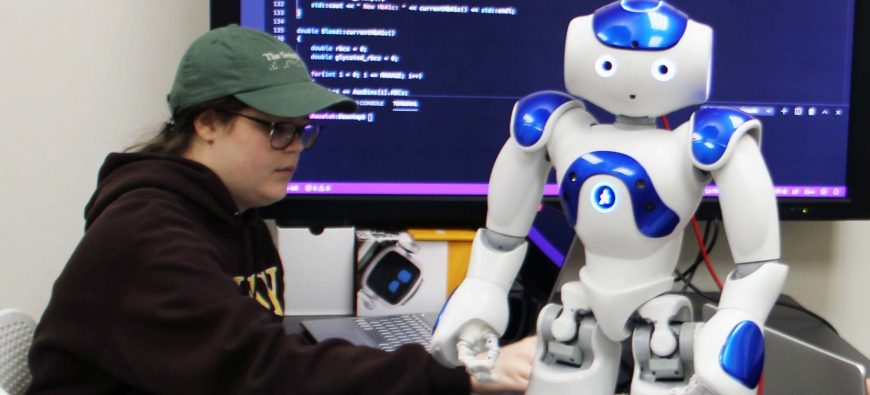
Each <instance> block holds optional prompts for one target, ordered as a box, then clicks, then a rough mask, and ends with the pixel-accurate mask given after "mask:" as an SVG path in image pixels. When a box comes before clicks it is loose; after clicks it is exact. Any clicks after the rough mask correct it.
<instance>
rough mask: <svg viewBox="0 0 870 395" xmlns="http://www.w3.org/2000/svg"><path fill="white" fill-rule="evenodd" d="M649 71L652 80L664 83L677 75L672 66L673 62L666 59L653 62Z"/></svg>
mask: <svg viewBox="0 0 870 395" xmlns="http://www.w3.org/2000/svg"><path fill="white" fill-rule="evenodd" d="M649 71H650V73H652V76H653V78H655V79H657V80H659V81H661V82H665V81H670V80H671V78H674V76H675V75H676V74H677V66H676V65H674V62H672V61H670V60H668V59H659V60H657V61H655V62H653V64H652V66H650V70H649Z"/></svg>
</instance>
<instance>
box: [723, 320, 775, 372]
mask: <svg viewBox="0 0 870 395" xmlns="http://www.w3.org/2000/svg"><path fill="white" fill-rule="evenodd" d="M719 359H720V363H721V365H722V369H723V370H724V371H725V372H726V373H728V374H729V375H730V376H731V377H734V378H735V379H736V380H737V381H739V382H740V383H742V384H743V385H745V386H746V387H747V388H755V387H757V386H758V382H759V381H760V380H761V371H762V370H763V369H764V335H763V334H762V333H761V328H759V327H758V325H756V324H755V323H754V322H752V321H743V322H741V323H739V324H737V325H736V326H735V327H734V329H733V330H732V331H731V334H730V335H728V339H727V340H726V341H725V345H724V346H722V353H721V354H720V358H719Z"/></svg>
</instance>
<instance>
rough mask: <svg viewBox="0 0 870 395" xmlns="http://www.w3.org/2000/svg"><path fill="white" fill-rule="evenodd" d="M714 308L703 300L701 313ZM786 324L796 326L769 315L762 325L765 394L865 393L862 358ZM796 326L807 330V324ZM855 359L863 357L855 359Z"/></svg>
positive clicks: (707, 312)
mask: <svg viewBox="0 0 870 395" xmlns="http://www.w3.org/2000/svg"><path fill="white" fill-rule="evenodd" d="M715 309H716V308H715V307H714V306H712V305H710V304H705V305H704V306H703V308H702V312H703V316H704V317H705V318H709V317H710V316H712V314H713V313H714V312H715ZM789 325H791V326H796V325H794V323H793V322H790V321H789V320H783V319H779V320H777V319H776V318H774V317H771V319H768V326H767V327H765V328H764V341H765V360H764V394H765V395H793V394H837V395H866V394H867V389H866V387H865V383H864V380H865V377H867V367H866V366H865V364H864V363H862V362H865V358H862V357H861V356H860V355H858V354H856V353H849V352H846V350H845V349H842V350H840V349H838V344H837V343H836V342H834V341H831V339H825V338H823V337H820V338H819V339H818V342H817V343H818V344H811V343H809V342H808V341H805V340H801V339H799V338H797V337H795V336H792V335H790V334H788V333H786V332H785V330H787V329H788V328H789ZM774 326H777V327H779V329H777V328H775V327H774ZM804 326H806V325H804ZM798 329H802V330H803V331H804V332H807V331H806V330H805V329H806V328H798ZM836 341H838V342H842V339H839V337H836ZM825 343H830V344H829V345H828V346H825V347H823V346H822V345H821V344H825ZM839 348H843V347H839ZM856 359H861V360H864V361H861V362H858V361H856Z"/></svg>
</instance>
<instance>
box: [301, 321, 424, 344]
mask: <svg viewBox="0 0 870 395" xmlns="http://www.w3.org/2000/svg"><path fill="white" fill-rule="evenodd" d="M437 317H438V314H437V313H421V314H400V315H389V316H380V317H338V318H316V319H308V320H303V321H302V322H301V323H300V324H301V325H302V328H303V330H304V331H305V332H306V333H307V334H308V335H309V336H311V338H313V339H314V340H316V341H318V342H320V341H324V340H326V339H334V338H339V339H344V340H347V341H349V342H351V343H353V344H357V345H362V346H369V347H375V348H380V349H382V350H385V351H394V350H396V349H397V348H399V346H401V345H403V344H408V343H417V344H420V345H422V346H423V347H424V348H426V350H427V351H431V348H432V347H431V341H432V328H433V327H434V325H435V319H436V318H437Z"/></svg>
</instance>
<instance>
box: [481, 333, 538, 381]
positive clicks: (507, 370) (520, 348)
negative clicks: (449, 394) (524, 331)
mask: <svg viewBox="0 0 870 395" xmlns="http://www.w3.org/2000/svg"><path fill="white" fill-rule="evenodd" d="M536 344H537V341H536V337H535V336H529V337H527V338H525V339H522V340H520V341H517V342H515V343H511V344H508V345H506V346H504V347H502V348H501V354H499V357H498V360H497V361H496V363H495V367H494V368H493V370H492V373H493V378H494V379H495V381H494V382H487V383H481V382H478V381H477V380H475V379H474V378H472V379H471V391H472V392H474V393H477V394H491V393H498V392H525V391H526V387H528V385H529V375H530V374H531V372H532V361H533V360H534V358H535V346H536Z"/></svg>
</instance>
